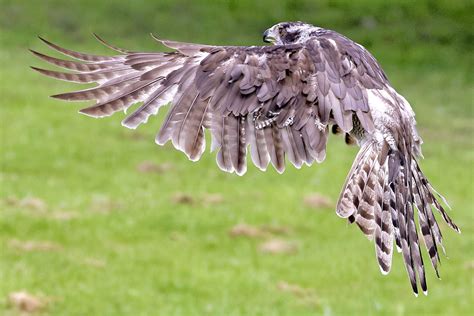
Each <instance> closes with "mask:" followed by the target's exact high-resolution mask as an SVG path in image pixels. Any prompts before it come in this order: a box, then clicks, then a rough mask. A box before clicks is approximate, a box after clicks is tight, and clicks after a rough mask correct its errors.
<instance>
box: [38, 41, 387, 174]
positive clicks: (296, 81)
mask: <svg viewBox="0 0 474 316" xmlns="http://www.w3.org/2000/svg"><path fill="white" fill-rule="evenodd" d="M98 39H99V40H100V41H101V42H103V41H102V40H101V39H100V38H98ZM155 39H156V38H155ZM42 40H43V42H44V43H46V44H47V45H48V46H49V47H51V48H53V49H54V50H57V51H59V52H60V53H62V54H64V55H66V56H68V57H72V58H74V59H76V60H78V61H71V60H61V59H57V58H54V57H49V56H46V55H43V54H41V53H38V52H35V51H32V52H33V53H34V54H35V55H36V56H37V57H39V58H41V59H43V60H45V61H46V62H48V63H51V64H53V65H56V66H58V67H61V68H65V69H67V70H70V71H69V72H58V71H52V70H45V69H40V68H35V67H33V69H35V70H37V71H39V72H40V73H42V74H44V75H47V76H50V77H53V78H56V79H61V80H66V81H72V82H77V83H91V82H95V83H97V84H98V85H97V86H96V87H94V88H90V89H85V90H79V91H75V92H69V93H63V94H58V95H54V96H53V97H55V98H58V99H63V100H68V101H83V100H95V104H94V105H92V106H90V107H87V108H84V109H82V110H80V112H81V113H83V114H86V115H89V116H92V117H105V116H110V115H112V114H114V113H115V112H118V111H127V109H129V108H130V107H131V106H132V105H134V104H136V103H141V104H140V105H139V107H138V108H136V109H133V110H132V111H131V113H130V114H128V116H127V117H126V118H125V119H124V120H123V121H122V125H124V126H126V127H128V128H136V127H137V126H138V125H140V124H142V123H145V122H146V121H147V120H148V118H149V116H150V115H154V114H156V113H157V112H158V110H159V108H160V107H162V106H163V105H166V104H168V103H171V105H170V108H169V111H168V114H167V116H166V119H165V121H164V123H163V125H162V127H161V129H160V131H159V132H158V134H157V136H156V142H157V143H158V144H160V145H161V144H164V143H166V142H167V141H170V140H171V142H172V143H173V145H174V146H175V147H176V148H177V149H179V150H181V151H183V152H184V153H186V155H187V156H188V157H189V159H191V160H198V159H199V158H200V157H201V155H202V154H203V152H204V149H205V136H204V133H205V130H206V129H207V130H210V132H211V135H212V137H211V139H212V145H211V148H212V149H213V150H217V163H218V165H219V167H220V168H221V169H223V170H225V171H228V172H236V173H238V174H243V173H245V171H246V157H247V149H248V148H249V149H250V153H251V159H252V161H253V162H254V164H255V165H256V166H257V167H259V168H260V169H262V170H265V169H266V168H267V166H268V164H269V163H270V162H271V164H272V165H273V166H274V167H275V169H276V170H277V171H279V172H283V171H284V169H285V156H286V157H287V159H288V160H289V161H290V162H291V163H292V164H293V165H295V166H296V167H300V166H301V165H302V164H303V163H306V164H308V165H310V164H311V163H312V162H313V161H315V160H316V161H318V162H321V161H323V160H324V158H325V151H326V143H327V138H328V129H329V128H328V127H329V125H331V124H337V125H338V126H339V127H340V128H342V129H343V130H344V131H346V132H348V131H350V130H352V128H353V124H354V123H357V124H358V125H360V126H362V128H363V129H364V130H365V131H367V132H369V133H370V132H372V131H373V128H374V126H373V122H372V117H371V114H370V111H369V106H368V101H367V89H380V88H382V87H383V86H384V85H385V83H386V77H385V75H384V74H383V72H382V71H381V70H380V68H379V67H378V65H377V63H376V62H375V60H374V59H373V58H372V57H371V55H370V54H367V52H366V51H365V50H364V49H363V48H362V47H361V46H359V45H357V44H355V43H353V42H351V41H349V40H348V39H346V38H344V37H342V36H340V37H339V38H337V41H336V40H334V38H333V37H331V34H330V33H329V34H327V35H326V36H320V37H317V38H312V39H309V40H308V41H307V42H305V43H302V44H295V45H280V46H279V45H275V46H262V47H257V46H251V47H236V46H208V45H200V44H189V43H180V42H174V41H167V40H158V39H157V40H158V41H159V42H160V43H162V44H163V45H165V46H167V47H169V48H171V49H172V50H173V51H172V52H167V53H163V52H152V53H145V52H131V51H126V50H123V49H119V48H116V47H113V46H110V45H108V44H106V43H105V42H103V43H104V44H106V45H107V46H109V47H110V48H112V49H113V50H115V51H117V52H118V53H119V54H118V55H116V56H98V55H90V54H83V53H78V52H74V51H71V50H67V49H64V48H61V47H59V46H57V45H55V44H52V43H50V42H48V41H46V40H44V39H42Z"/></svg>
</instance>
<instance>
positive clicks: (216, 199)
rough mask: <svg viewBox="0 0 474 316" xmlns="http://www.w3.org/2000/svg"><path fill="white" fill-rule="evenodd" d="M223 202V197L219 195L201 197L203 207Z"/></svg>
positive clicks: (211, 194) (212, 194)
mask: <svg viewBox="0 0 474 316" xmlns="http://www.w3.org/2000/svg"><path fill="white" fill-rule="evenodd" d="M223 202H224V197H223V196H222V195H221V194H219V193H210V194H206V195H204V196H203V197H202V203H203V204H204V205H208V206H209V205H216V204H221V203H223Z"/></svg>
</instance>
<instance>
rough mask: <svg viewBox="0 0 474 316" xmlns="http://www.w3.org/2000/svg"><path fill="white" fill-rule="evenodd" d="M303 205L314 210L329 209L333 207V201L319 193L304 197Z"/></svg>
mask: <svg viewBox="0 0 474 316" xmlns="http://www.w3.org/2000/svg"><path fill="white" fill-rule="evenodd" d="M303 203H304V205H305V206H307V207H309V208H312V209H322V208H329V207H332V206H333V203H332V202H331V200H330V199H329V198H328V197H326V196H324V195H321V194H319V193H312V194H309V195H307V196H305V197H304V199H303Z"/></svg>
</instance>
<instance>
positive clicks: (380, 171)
mask: <svg viewBox="0 0 474 316" xmlns="http://www.w3.org/2000/svg"><path fill="white" fill-rule="evenodd" d="M408 148H409V146H407V145H406V144H405V143H403V144H402V146H400V148H399V149H397V150H394V149H392V148H390V147H389V145H388V144H387V143H386V142H383V143H382V144H380V143H377V142H367V143H365V144H364V145H363V146H362V148H361V149H360V152H359V154H358V155H357V157H356V159H355V161H354V164H353V166H352V168H351V171H350V172H349V175H348V176H347V180H346V183H345V185H344V187H343V190H342V192H341V194H340V198H339V201H338V203H337V209H336V212H337V214H338V215H339V216H341V217H343V218H347V219H348V220H349V222H350V223H353V222H355V223H356V224H357V225H358V226H359V228H360V229H361V230H362V232H363V233H364V234H365V235H366V236H367V237H368V238H369V239H374V240H375V253H376V257H377V261H378V264H379V267H380V270H381V272H382V273H383V274H387V273H388V272H389V271H390V268H391V261H392V253H393V241H394V240H395V243H396V245H397V249H398V250H399V252H401V253H402V255H403V260H404V262H405V266H406V269H407V273H408V277H409V279H410V283H411V286H412V289H413V292H414V293H415V295H418V287H420V288H421V289H422V290H423V292H424V293H425V294H427V284H426V276H425V267H424V263H423V257H422V254H421V250H420V245H419V237H418V230H419V231H421V233H422V238H423V241H424V244H425V246H426V249H427V251H428V254H429V256H430V260H431V264H432V266H433V268H434V270H435V272H436V275H437V276H438V277H439V273H438V263H439V253H438V247H443V246H442V235H441V231H440V228H439V226H438V224H437V222H436V218H435V216H434V213H433V210H432V208H435V209H437V210H438V211H439V212H440V213H441V215H442V218H443V219H444V220H445V222H446V223H447V224H448V225H449V226H450V227H451V228H453V229H454V230H455V231H458V232H459V228H458V227H457V226H456V224H454V222H453V221H452V220H451V218H449V216H448V214H447V213H446V211H445V210H444V208H443V207H442V206H441V204H440V203H439V202H438V200H437V199H436V196H439V197H440V198H441V199H443V198H442V197H441V196H440V195H439V194H438V193H437V192H436V191H434V189H433V188H432V186H431V185H430V184H429V182H428V181H427V180H426V177H425V176H424V175H423V173H422V171H421V169H420V167H419V165H418V163H417V161H416V159H415V157H414V155H413V154H412V153H411V150H409V149H408ZM443 202H445V201H444V199H443ZM415 211H416V212H417V213H418V226H419V228H418V230H417V227H416V222H415ZM443 249H444V248H443Z"/></svg>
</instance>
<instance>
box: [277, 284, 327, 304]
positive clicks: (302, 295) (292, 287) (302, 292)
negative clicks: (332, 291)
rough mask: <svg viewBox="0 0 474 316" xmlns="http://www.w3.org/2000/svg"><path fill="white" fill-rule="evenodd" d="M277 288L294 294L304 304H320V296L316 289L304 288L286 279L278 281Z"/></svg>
mask: <svg viewBox="0 0 474 316" xmlns="http://www.w3.org/2000/svg"><path fill="white" fill-rule="evenodd" d="M277 289H278V290H279V291H281V292H284V293H289V294H292V295H293V296H295V297H297V298H298V299H299V300H301V302H303V303H304V304H307V305H316V306H317V305H320V298H319V297H318V295H317V294H316V292H315V291H314V289H310V288H304V287H301V286H299V285H297V284H291V283H288V282H285V281H280V282H278V284H277Z"/></svg>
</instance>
